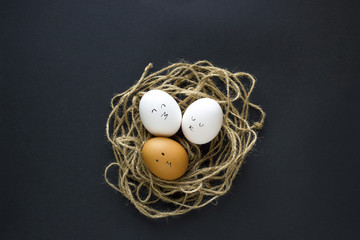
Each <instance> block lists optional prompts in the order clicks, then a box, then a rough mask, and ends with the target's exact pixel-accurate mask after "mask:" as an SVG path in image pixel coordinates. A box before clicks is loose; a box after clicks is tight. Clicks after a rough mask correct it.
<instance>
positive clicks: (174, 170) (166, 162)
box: [142, 137, 189, 180]
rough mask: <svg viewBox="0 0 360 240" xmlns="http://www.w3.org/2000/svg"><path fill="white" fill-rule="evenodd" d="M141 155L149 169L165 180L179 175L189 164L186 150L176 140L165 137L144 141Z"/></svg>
mask: <svg viewBox="0 0 360 240" xmlns="http://www.w3.org/2000/svg"><path fill="white" fill-rule="evenodd" d="M142 157H143V159H144V162H145V164H146V166H147V167H148V168H149V170H150V171H151V172H152V173H153V174H154V175H156V176H157V177H159V178H161V179H165V180H174V179H177V178H179V177H181V176H182V175H183V174H184V173H185V172H186V170H187V167H188V164H189V158H188V155H187V152H186V150H185V149H184V148H183V147H182V146H181V145H180V144H179V143H178V142H176V141H174V140H172V139H170V138H165V137H155V138H151V139H149V140H148V141H146V142H145V144H144V146H143V148H142Z"/></svg>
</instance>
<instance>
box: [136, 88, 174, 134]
mask: <svg viewBox="0 0 360 240" xmlns="http://www.w3.org/2000/svg"><path fill="white" fill-rule="evenodd" d="M139 111H140V119H141V121H142V123H143V125H144V127H145V128H146V129H147V130H148V131H149V132H150V133H151V134H153V135H155V136H163V137H169V136H172V135H174V134H175V133H176V132H177V131H178V130H179V128H180V126H181V110H180V107H179V105H178V104H177V102H176V101H175V99H174V98H173V97H172V96H170V95H169V94H168V93H166V92H164V91H161V90H151V91H149V92H147V93H145V94H144V96H142V98H141V100H140V105H139Z"/></svg>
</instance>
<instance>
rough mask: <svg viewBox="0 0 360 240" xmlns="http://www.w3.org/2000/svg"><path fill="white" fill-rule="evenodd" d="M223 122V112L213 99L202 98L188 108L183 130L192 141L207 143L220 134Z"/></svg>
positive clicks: (184, 117)
mask: <svg viewBox="0 0 360 240" xmlns="http://www.w3.org/2000/svg"><path fill="white" fill-rule="evenodd" d="M222 123H223V112H222V110H221V107H220V105H219V104H218V103H217V102H216V101H215V100H213V99H210V98H201V99H199V100H196V101H195V102H193V103H192V104H190V106H189V107H188V108H187V109H186V111H185V113H184V115H183V119H182V126H181V128H182V132H183V133H184V136H185V137H186V138H187V139H188V140H189V141H190V142H192V143H195V144H205V143H208V142H210V141H211V140H213V139H214V138H215V137H216V135H218V133H219V131H220V129H221V126H222Z"/></svg>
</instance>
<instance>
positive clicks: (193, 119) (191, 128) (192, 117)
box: [190, 116, 204, 131]
mask: <svg viewBox="0 0 360 240" xmlns="http://www.w3.org/2000/svg"><path fill="white" fill-rule="evenodd" d="M191 121H196V118H194V116H191ZM203 126H204V124H203V123H199V127H203ZM193 129H194V128H193V127H192V126H191V127H190V130H191V131H193Z"/></svg>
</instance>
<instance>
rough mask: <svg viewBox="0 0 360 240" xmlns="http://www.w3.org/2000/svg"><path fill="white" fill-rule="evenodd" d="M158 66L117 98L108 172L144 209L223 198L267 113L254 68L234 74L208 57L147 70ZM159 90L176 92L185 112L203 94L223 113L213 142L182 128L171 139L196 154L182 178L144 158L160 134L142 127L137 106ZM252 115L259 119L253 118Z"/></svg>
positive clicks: (160, 211)
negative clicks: (255, 96) (160, 172)
mask: <svg viewBox="0 0 360 240" xmlns="http://www.w3.org/2000/svg"><path fill="white" fill-rule="evenodd" d="M151 68H152V64H151V63H150V64H149V65H148V66H147V67H146V68H145V71H144V73H143V74H142V76H141V78H140V80H139V81H138V82H137V83H136V84H135V85H134V86H132V87H131V88H129V89H128V90H126V91H125V92H123V93H120V94H117V95H115V96H114V97H113V98H112V100H111V108H112V111H111V113H110V115H109V117H108V120H107V123H106V134H107V137H108V139H109V141H110V142H111V144H112V148H113V152H114V155H115V162H112V163H110V164H109V165H108V166H107V167H106V169H105V173H104V176H105V180H106V182H107V183H108V184H109V185H110V186H111V187H112V188H114V189H115V190H116V191H118V192H120V193H122V194H123V195H124V196H125V197H126V198H128V199H129V200H130V202H131V203H132V204H134V206H135V207H136V208H137V209H138V210H139V211H140V212H141V213H142V214H144V215H146V216H148V217H151V218H163V217H168V216H176V215H180V214H184V213H186V212H188V211H190V210H193V209H198V208H201V207H203V206H205V205H207V204H209V203H211V202H216V199H217V198H218V197H219V196H222V195H224V194H225V193H227V192H228V191H229V189H230V187H231V184H232V182H233V180H234V178H235V177H236V174H237V173H238V170H239V168H240V167H241V165H242V164H243V162H244V159H245V156H246V154H247V153H248V152H249V151H250V150H251V149H252V148H253V146H254V144H255V142H256V139H257V130H260V129H261V128H262V126H263V124H264V119H265V113H264V111H263V110H262V109H261V107H260V106H258V105H256V104H254V103H252V102H250V99H249V97H250V95H251V93H252V91H253V89H254V86H255V79H254V78H253V76H251V75H250V74H248V73H243V72H237V73H231V72H229V71H227V70H225V69H221V68H218V67H215V66H213V65H212V64H211V63H209V62H208V61H199V62H196V63H194V64H190V63H185V62H180V63H175V64H172V65H169V66H167V67H165V68H163V69H161V70H159V71H157V72H154V73H152V74H148V72H149V70H150V69H151ZM152 89H161V90H163V91H165V92H167V93H169V94H170V95H171V96H172V97H174V98H175V100H176V101H177V102H178V103H179V106H180V108H181V111H182V113H184V111H185V109H186V108H187V107H188V106H189V105H190V104H191V103H192V102H194V101H195V100H197V99H199V98H203V97H209V98H212V99H215V100H216V101H217V102H218V103H219V104H220V106H221V108H222V109H223V112H224V122H223V126H222V128H221V130H220V133H219V134H218V136H217V137H216V138H215V139H214V140H212V141H211V142H210V143H209V144H206V145H201V146H199V145H196V144H192V143H191V142H189V141H187V140H186V138H185V137H184V136H183V135H182V133H181V130H180V131H179V132H178V133H177V134H176V135H175V136H173V137H171V138H172V139H174V140H176V141H178V142H179V143H180V144H181V145H182V146H183V147H184V148H185V149H186V151H187V153H188V155H189V168H188V171H187V172H186V173H185V175H184V176H182V177H181V178H179V179H177V180H173V181H166V180H162V179H159V178H157V177H156V176H154V175H153V174H152V173H151V172H150V171H149V170H148V169H147V167H146V166H145V164H144V162H143V160H142V156H141V148H142V146H143V144H144V143H145V141H146V140H148V139H149V138H151V137H153V136H152V135H151V134H150V133H148V132H147V130H146V129H145V128H144V127H143V125H142V123H141V120H140V117H139V109H138V107H139V101H140V99H141V97H142V96H143V95H144V93H146V92H147V91H149V90H152ZM235 105H236V106H235ZM250 115H254V116H255V118H256V120H250ZM254 116H251V117H252V119H253V118H254ZM112 168H114V169H112ZM115 173H116V174H115ZM114 179H116V180H114ZM115 181H116V183H113V182H115Z"/></svg>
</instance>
